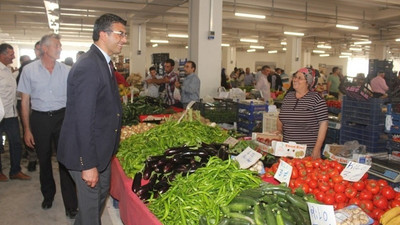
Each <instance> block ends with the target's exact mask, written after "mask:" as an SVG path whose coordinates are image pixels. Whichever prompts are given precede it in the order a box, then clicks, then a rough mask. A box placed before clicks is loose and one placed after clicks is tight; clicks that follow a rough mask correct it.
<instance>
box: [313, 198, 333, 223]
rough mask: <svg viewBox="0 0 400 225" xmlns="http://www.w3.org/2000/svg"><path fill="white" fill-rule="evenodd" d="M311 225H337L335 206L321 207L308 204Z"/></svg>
mask: <svg viewBox="0 0 400 225" xmlns="http://www.w3.org/2000/svg"><path fill="white" fill-rule="evenodd" d="M307 205H308V212H309V213H310V219H311V225H336V218H335V211H334V209H333V205H320V204H315V203H310V202H307Z"/></svg>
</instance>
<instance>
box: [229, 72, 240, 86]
mask: <svg viewBox="0 0 400 225" xmlns="http://www.w3.org/2000/svg"><path fill="white" fill-rule="evenodd" d="M239 73H240V71H239V69H238V68H237V67H235V68H234V69H233V71H232V73H231V75H229V80H230V83H231V87H232V88H237V87H238V85H239V83H238V78H239Z"/></svg>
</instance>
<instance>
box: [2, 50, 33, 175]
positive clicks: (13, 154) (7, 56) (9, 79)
mask: <svg viewBox="0 0 400 225" xmlns="http://www.w3.org/2000/svg"><path fill="white" fill-rule="evenodd" d="M14 58H15V56H14V49H13V47H12V46H11V45H9V44H6V43H4V44H1V45H0V98H1V100H2V103H3V105H4V119H3V120H2V121H1V123H0V134H1V133H2V132H5V133H6V135H7V138H8V142H9V146H10V164H11V168H10V172H9V175H10V179H19V180H29V179H31V177H30V176H28V175H26V174H24V173H22V172H21V165H20V163H21V152H22V143H21V134H20V130H19V121H18V113H17V98H16V93H17V82H16V80H15V78H14V76H13V74H12V73H11V70H10V68H8V67H7V65H10V64H11V63H12V61H13V59H14ZM0 181H8V178H7V176H6V175H4V174H3V172H2V165H1V157H0Z"/></svg>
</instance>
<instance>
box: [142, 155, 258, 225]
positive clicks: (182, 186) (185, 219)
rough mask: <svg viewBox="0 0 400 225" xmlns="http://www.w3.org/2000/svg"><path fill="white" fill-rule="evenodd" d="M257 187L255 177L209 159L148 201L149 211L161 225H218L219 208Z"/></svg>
mask: <svg viewBox="0 0 400 225" xmlns="http://www.w3.org/2000/svg"><path fill="white" fill-rule="evenodd" d="M260 183H261V180H260V178H259V177H258V176H257V175H256V174H254V173H253V172H251V171H249V170H240V169H239V166H238V164H237V163H236V162H234V161H232V160H230V159H229V160H225V161H222V160H221V159H219V158H217V157H211V158H210V160H209V162H208V163H207V165H206V167H202V168H199V169H197V170H196V172H194V173H193V174H191V175H188V176H182V175H177V177H176V179H175V180H174V181H173V182H172V183H171V187H170V189H169V190H168V191H167V192H165V193H164V194H162V195H160V196H159V197H158V198H157V199H150V200H149V203H150V204H149V209H150V210H151V211H152V212H153V213H154V215H156V216H157V218H158V219H159V220H160V221H161V222H162V223H163V224H164V225H179V224H188V225H189V224H218V223H219V222H220V219H221V218H222V216H223V213H222V211H221V208H222V207H226V205H227V203H229V202H230V201H231V200H232V199H233V198H234V197H235V196H236V195H237V194H238V193H239V192H240V191H242V190H245V189H249V188H254V187H258V186H259V184H260Z"/></svg>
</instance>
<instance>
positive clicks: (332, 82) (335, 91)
mask: <svg viewBox="0 0 400 225" xmlns="http://www.w3.org/2000/svg"><path fill="white" fill-rule="evenodd" d="M340 82H341V70H340V69H339V67H337V66H335V67H333V68H332V74H331V75H329V77H328V81H327V91H328V94H330V95H333V96H335V97H336V98H339V86H340Z"/></svg>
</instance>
